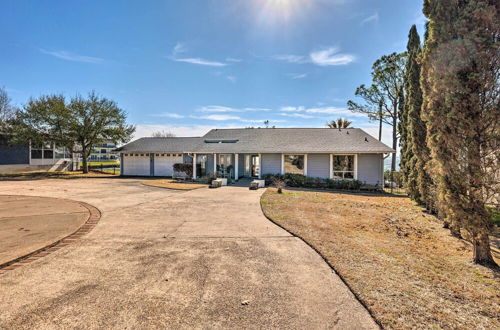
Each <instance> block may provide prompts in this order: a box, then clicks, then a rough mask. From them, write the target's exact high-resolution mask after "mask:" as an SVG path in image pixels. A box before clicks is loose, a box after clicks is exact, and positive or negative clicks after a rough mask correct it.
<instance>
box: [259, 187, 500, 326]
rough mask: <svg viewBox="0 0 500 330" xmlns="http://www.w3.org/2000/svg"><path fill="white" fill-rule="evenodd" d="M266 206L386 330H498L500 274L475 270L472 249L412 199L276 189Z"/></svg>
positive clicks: (264, 199)
mask: <svg viewBox="0 0 500 330" xmlns="http://www.w3.org/2000/svg"><path fill="white" fill-rule="evenodd" d="M261 203H262V208H263V210H264V213H265V214H266V215H267V216H268V217H270V218H271V219H273V220H274V221H275V222H276V223H278V224H280V225H282V226H283V227H285V228H287V229H288V230H290V231H291V232H293V233H295V234H296V235H298V236H300V237H302V238H303V239H305V240H306V241H307V242H309V243H310V244H311V245H313V246H314V247H315V248H317V249H318V250H319V251H321V253H322V254H323V255H324V256H325V257H326V258H327V259H328V260H329V262H330V263H331V264H332V265H333V266H334V268H335V269H336V270H337V271H338V273H339V274H340V275H341V276H342V277H343V278H344V279H345V281H346V282H347V283H348V284H349V286H350V287H351V288H352V290H353V291H354V292H355V293H356V294H357V295H358V296H359V297H360V299H361V300H362V301H363V302H364V303H365V304H366V305H367V306H368V308H369V309H370V310H371V311H372V313H373V314H374V315H375V318H376V319H377V320H378V321H380V323H381V324H382V325H383V326H384V327H386V328H398V329H400V328H406V329H409V328H436V329H440V328H448V329H449V328H455V329H500V321H499V318H500V278H499V275H500V274H499V273H498V271H494V270H491V269H488V268H485V267H482V266H478V265H475V264H473V263H472V262H471V256H472V252H471V247H470V245H469V244H468V243H466V242H464V241H461V240H458V239H456V238H453V237H451V236H450V235H449V234H448V231H447V230H445V229H443V228H442V226H441V223H440V221H439V220H438V219H436V218H435V217H434V216H431V215H428V214H426V213H424V212H423V211H422V209H421V208H419V207H417V206H416V205H414V203H413V202H411V201H410V200H409V199H408V198H404V197H392V196H387V195H361V194H343V193H330V192H315V191H303V190H302V191H301V190H286V191H284V192H283V194H282V195H280V194H277V193H276V191H275V190H274V189H271V188H270V189H268V190H267V191H266V192H265V193H264V195H263V196H262V199H261ZM499 261H500V260H498V259H497V262H499Z"/></svg>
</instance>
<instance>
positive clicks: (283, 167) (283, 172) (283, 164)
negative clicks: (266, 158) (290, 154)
mask: <svg viewBox="0 0 500 330" xmlns="http://www.w3.org/2000/svg"><path fill="white" fill-rule="evenodd" d="M281 175H285V154H281Z"/></svg>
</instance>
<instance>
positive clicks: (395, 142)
mask: <svg viewBox="0 0 500 330" xmlns="http://www.w3.org/2000/svg"><path fill="white" fill-rule="evenodd" d="M397 127H398V119H397V117H396V116H394V118H393V119H392V149H394V150H395V151H396V150H398V130H397ZM395 170H396V152H395V153H393V154H392V163H391V171H395Z"/></svg>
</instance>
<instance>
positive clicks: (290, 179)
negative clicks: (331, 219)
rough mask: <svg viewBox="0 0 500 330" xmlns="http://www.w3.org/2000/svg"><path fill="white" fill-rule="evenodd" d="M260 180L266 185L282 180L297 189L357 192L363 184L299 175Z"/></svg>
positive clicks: (265, 176)
mask: <svg viewBox="0 0 500 330" xmlns="http://www.w3.org/2000/svg"><path fill="white" fill-rule="evenodd" d="M262 178H263V179H264V180H266V184H272V182H273V180H283V181H284V182H285V184H286V185H287V186H289V187H299V188H321V189H340V190H359V188H361V186H362V184H363V183H362V182H361V181H359V180H337V179H322V178H312V177H307V176H304V175H301V174H285V175H281V174H264V175H263V176H262Z"/></svg>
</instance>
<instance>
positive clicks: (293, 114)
mask: <svg viewBox="0 0 500 330" xmlns="http://www.w3.org/2000/svg"><path fill="white" fill-rule="evenodd" d="M280 115H281V116H285V117H295V118H303V119H308V118H316V117H314V116H310V115H304V114H302V113H280Z"/></svg>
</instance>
